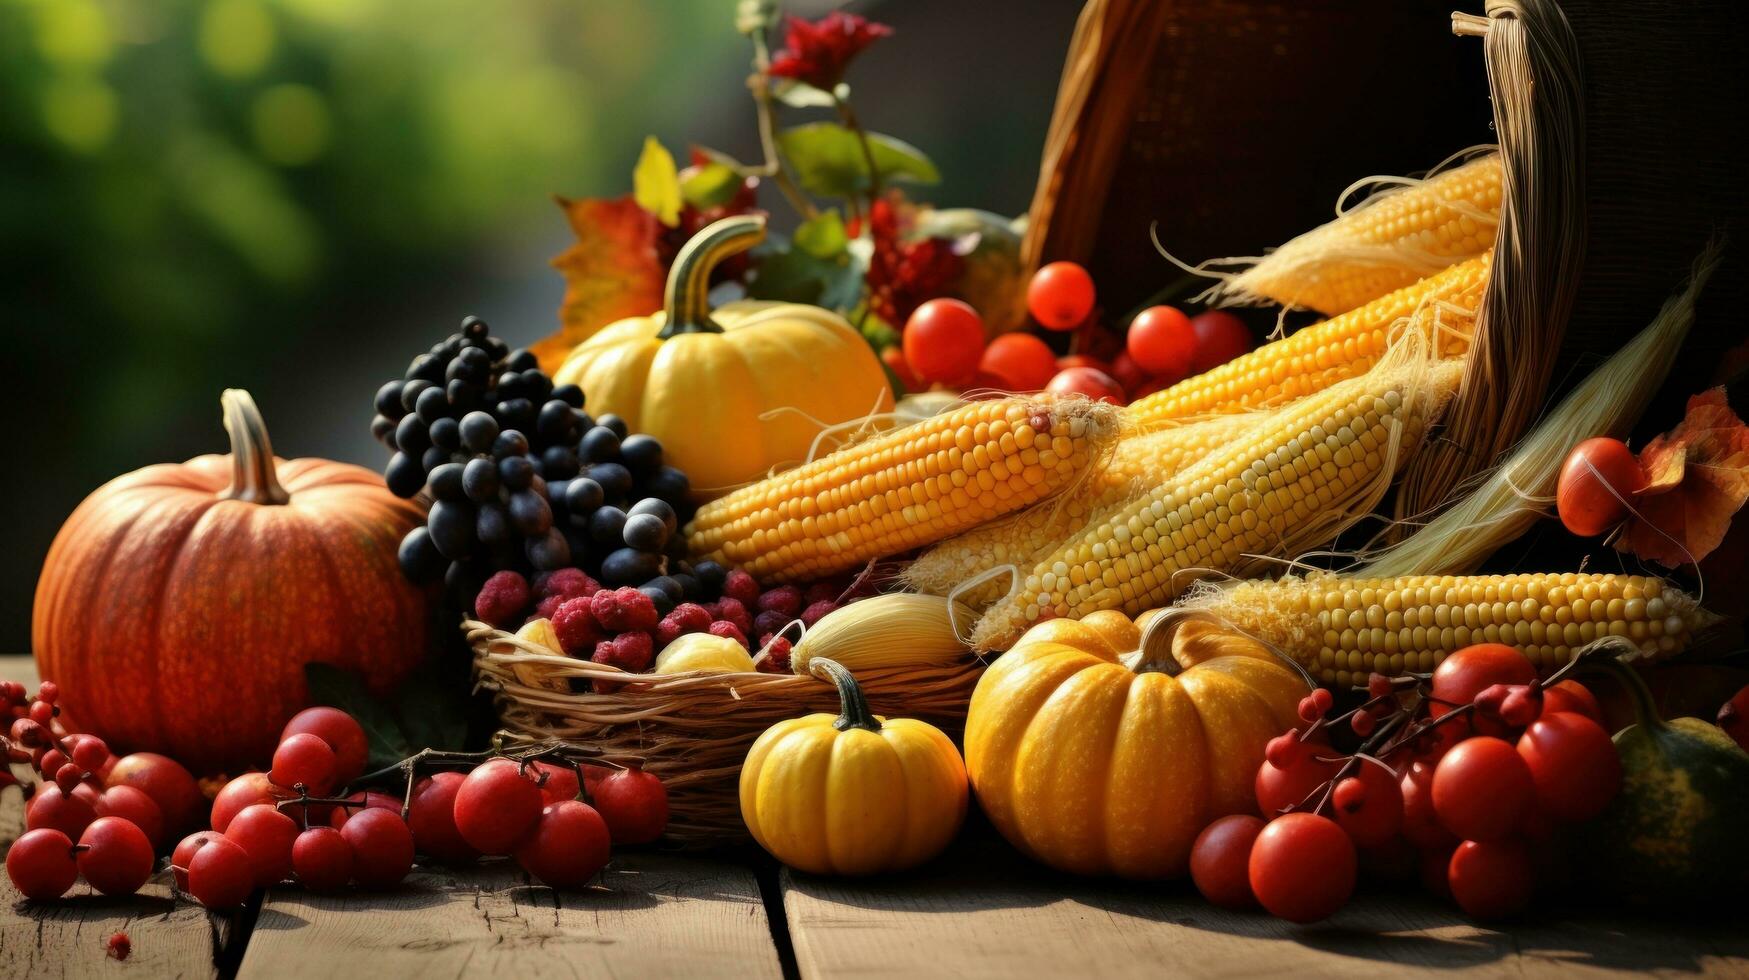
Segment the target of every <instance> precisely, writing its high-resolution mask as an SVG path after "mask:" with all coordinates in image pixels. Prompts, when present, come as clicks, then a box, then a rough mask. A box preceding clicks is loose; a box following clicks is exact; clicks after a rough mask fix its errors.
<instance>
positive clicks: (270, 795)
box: [210, 772, 286, 834]
mask: <svg viewBox="0 0 1749 980" xmlns="http://www.w3.org/2000/svg"><path fill="white" fill-rule="evenodd" d="M285 796H286V793H285V791H283V790H280V789H277V788H275V787H274V785H273V781H272V780H270V779H268V778H267V773H264V772H247V773H244V774H243V775H241V776H238V777H237V778H236V779H233V780H231V781H230V782H228V783H226V784H225V785H224V787H223V788H222V789H220V790H219V792H218V795H217V796H214V797H213V811H212V817H211V821H210V822H211V824H212V828H213V829H214V830H216V831H218V832H219V833H221V834H222V833H224V832H225V830H226V829H227V828H229V827H230V825H231V821H232V820H233V819H235V818H236V816H237V814H239V813H242V812H243V810H244V808H246V807H250V806H254V805H255V804H257V803H272V802H274V801H276V800H279V799H283V798H285Z"/></svg>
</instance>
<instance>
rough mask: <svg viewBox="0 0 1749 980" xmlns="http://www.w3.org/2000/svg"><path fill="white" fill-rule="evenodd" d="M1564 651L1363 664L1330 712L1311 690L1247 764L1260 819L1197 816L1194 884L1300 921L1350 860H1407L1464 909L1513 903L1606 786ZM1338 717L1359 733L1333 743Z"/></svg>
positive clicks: (1605, 768) (1327, 894)
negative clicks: (1550, 660)
mask: <svg viewBox="0 0 1749 980" xmlns="http://www.w3.org/2000/svg"><path fill="white" fill-rule="evenodd" d="M1596 652H1597V653H1598V654H1606V653H1607V651H1606V650H1598V651H1596ZM1576 662H1577V661H1575V663H1576ZM1572 666H1573V665H1572V664H1569V665H1568V667H1567V668H1563V669H1562V670H1561V671H1557V672H1556V674H1555V675H1554V676H1552V677H1550V678H1548V679H1547V680H1540V681H1539V680H1538V679H1537V676H1536V670H1535V668H1534V667H1533V666H1532V665H1531V663H1530V661H1529V660H1527V659H1525V658H1524V657H1523V656H1522V655H1520V654H1519V653H1518V651H1516V650H1514V649H1513V648H1511V647H1508V646H1503V645H1501V644H1497V643H1496V644H1481V645H1477V646H1472V647H1468V648H1466V649H1463V650H1460V651H1458V652H1456V653H1454V654H1452V655H1451V656H1450V657H1447V658H1446V659H1445V660H1444V661H1443V662H1441V663H1440V665H1439V668H1438V669H1437V670H1436V671H1435V672H1434V673H1433V674H1432V676H1431V677H1430V678H1422V677H1415V676H1409V677H1403V678H1397V679H1392V678H1388V677H1384V676H1381V675H1379V674H1373V675H1372V676H1371V677H1370V678H1369V680H1368V684H1367V688H1366V691H1367V700H1366V701H1365V702H1364V703H1363V704H1361V705H1360V706H1359V707H1356V708H1354V709H1353V710H1352V711H1348V712H1345V713H1342V714H1340V715H1337V716H1336V717H1334V718H1332V717H1330V712H1331V710H1332V708H1333V707H1334V700H1335V699H1334V697H1333V696H1332V695H1331V693H1330V692H1329V691H1327V690H1317V691H1314V692H1312V693H1311V694H1310V695H1307V696H1306V698H1305V699H1304V700H1302V701H1301V702H1300V706H1299V713H1300V718H1301V720H1302V722H1303V724H1302V725H1300V726H1297V727H1295V728H1294V729H1292V730H1290V731H1289V732H1287V733H1285V734H1283V735H1280V736H1277V737H1276V738H1274V739H1272V740H1271V741H1270V742H1269V745H1268V747H1267V749H1266V750H1265V757H1264V761H1263V764H1262V765H1261V766H1260V767H1259V768H1258V771H1257V778H1256V784H1255V792H1256V796H1257V804H1258V808H1259V810H1260V811H1261V812H1262V813H1263V814H1264V815H1265V816H1266V817H1267V818H1268V819H1267V820H1264V819H1259V818H1258V817H1256V816H1252V815H1249V814H1239V815H1234V816H1229V817H1223V818H1222V819H1220V820H1217V821H1215V822H1214V823H1213V824H1211V825H1210V826H1209V827H1208V828H1206V829H1205V830H1204V831H1203V832H1202V834H1201V835H1200V836H1199V837H1198V838H1197V841H1196V844H1195V845H1194V847H1193V848H1192V854H1191V876H1192V878H1193V879H1194V880H1195V881H1196V884H1197V887H1198V888H1199V889H1201V891H1202V892H1203V894H1204V895H1205V896H1207V897H1208V898H1209V899H1210V900H1211V901H1213V902H1215V903H1217V904H1220V905H1224V906H1228V907H1249V906H1253V905H1261V906H1262V907H1263V908H1264V909H1265V910H1267V911H1268V912H1270V913H1271V914H1273V915H1276V916H1279V917H1281V918H1284V919H1288V920H1291V921H1294V922H1312V921H1316V920H1318V919H1322V918H1325V917H1327V916H1329V915H1331V914H1332V913H1334V912H1335V911H1336V910H1337V909H1339V908H1340V907H1341V906H1342V905H1343V904H1344V903H1345V902H1346V901H1347V900H1348V898H1349V896H1350V895H1351V894H1352V893H1353V890H1354V886H1355V881H1356V878H1357V876H1358V874H1359V872H1360V871H1362V870H1367V871H1371V872H1376V873H1378V874H1380V875H1381V876H1383V877H1409V876H1413V875H1415V874H1416V873H1419V875H1420V877H1421V880H1422V882H1423V885H1424V887H1426V888H1427V889H1428V890H1430V891H1432V892H1433V893H1435V894H1438V895H1442V896H1449V897H1451V898H1452V899H1454V900H1455V901H1456V902H1457V904H1458V906H1459V907H1460V908H1462V909H1463V911H1464V912H1465V913H1466V914H1468V915H1470V916H1471V917H1473V918H1477V919H1494V918H1502V917H1506V916H1511V915H1514V914H1516V913H1518V912H1520V911H1522V910H1523V909H1525V908H1526V907H1527V906H1528V905H1529V903H1530V899H1531V896H1532V894H1533V892H1534V891H1535V890H1536V889H1537V888H1538V887H1552V886H1555V885H1558V884H1559V883H1560V881H1561V875H1562V871H1563V868H1562V865H1561V860H1560V846H1559V841H1560V837H1561V834H1560V829H1561V828H1562V827H1563V826H1567V825H1572V824H1577V823H1581V822H1583V821H1586V820H1589V819H1591V818H1592V817H1595V816H1597V815H1598V814H1599V813H1601V812H1602V811H1603V809H1604V808H1605V807H1606V806H1607V805H1608V804H1609V802H1610V801H1611V800H1612V799H1614V798H1615V796H1616V794H1617V792H1619V791H1620V789H1621V779H1622V768H1621V760H1620V758H1619V757H1618V756H1617V754H1616V750H1615V745H1614V743H1613V742H1612V741H1611V740H1610V737H1609V732H1608V730H1607V729H1605V728H1604V726H1603V715H1602V712H1601V710H1600V709H1599V707H1598V704H1597V700H1596V698H1595V697H1593V696H1592V694H1591V692H1590V691H1589V690H1587V689H1586V688H1585V687H1584V686H1582V685H1581V684H1579V683H1578V682H1577V681H1573V680H1567V679H1563V675H1564V674H1565V673H1566V672H1567V671H1568V670H1569V669H1571V667H1572ZM1340 729H1345V730H1346V731H1347V732H1351V733H1352V734H1353V736H1356V737H1359V738H1360V739H1362V740H1363V741H1362V742H1361V744H1360V747H1359V748H1358V749H1356V750H1355V751H1353V752H1342V751H1339V750H1337V749H1335V748H1333V747H1332V746H1331V745H1330V735H1331V734H1332V732H1335V731H1337V730H1340Z"/></svg>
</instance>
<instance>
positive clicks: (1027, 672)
mask: <svg viewBox="0 0 1749 980" xmlns="http://www.w3.org/2000/svg"><path fill="white" fill-rule="evenodd" d="M1150 620H1152V621H1150ZM1144 626H1145V627H1146V629H1144V628H1143V627H1144ZM1310 690H1311V684H1310V683H1309V682H1308V680H1307V678H1306V677H1305V676H1304V674H1303V673H1301V672H1299V670H1298V668H1296V667H1294V666H1292V665H1291V663H1290V662H1288V661H1285V660H1283V659H1282V658H1280V657H1278V656H1277V655H1276V654H1274V653H1273V652H1272V651H1270V650H1269V649H1268V648H1267V647H1264V646H1263V645H1262V644H1260V643H1258V642H1257V641H1256V640H1253V639H1251V638H1250V637H1247V636H1244V635H1243V634H1240V633H1236V632H1233V631H1231V630H1230V629H1228V628H1226V627H1225V626H1224V625H1223V624H1220V623H1218V622H1216V621H1213V620H1212V619H1210V618H1206V617H1204V618H1198V617H1197V616H1196V615H1195V614H1185V613H1181V612H1179V611H1177V610H1169V611H1167V612H1165V613H1152V614H1150V613H1144V614H1143V616H1142V618H1140V619H1138V621H1137V622H1131V621H1130V620H1129V619H1128V618H1127V617H1125V616H1124V615H1123V614H1121V613H1118V612H1116V611H1108V612H1099V613H1094V614H1092V615H1090V616H1087V617H1086V618H1084V619H1081V620H1080V621H1075V620H1069V619H1054V620H1047V621H1046V622H1043V623H1040V624H1039V625H1037V626H1034V627H1033V628H1032V629H1031V630H1030V631H1028V632H1027V633H1026V635H1024V636H1022V637H1021V638H1020V640H1019V641H1018V642H1017V643H1016V644H1015V645H1014V646H1013V647H1012V648H1010V649H1009V650H1008V652H1007V653H1005V654H1003V655H1002V656H1001V657H998V658H997V659H996V661H995V662H994V663H993V664H992V665H991V666H990V667H989V668H988V669H986V670H985V671H984V676H983V677H982V678H980V679H979V681H978V686H977V689H976V690H975V691H974V692H973V694H972V703H971V707H970V710H969V712H968V714H967V716H966V740H965V745H966V769H967V771H968V772H969V773H970V776H971V781H972V789H973V790H974V791H975V792H976V793H977V795H978V803H979V805H980V806H982V807H983V809H984V812H985V813H986V814H988V815H989V817H990V822H991V823H993V824H995V826H996V829H997V830H999V831H1001V833H1002V836H1004V837H1006V838H1008V840H1009V842H1010V843H1012V844H1013V845H1014V846H1016V847H1018V848H1019V849H1020V850H1022V851H1024V852H1025V853H1027V854H1029V855H1031V856H1032V857H1033V858H1035V859H1037V860H1039V861H1043V862H1044V863H1046V864H1049V865H1051V866H1052V867H1055V868H1059V869H1061V870H1064V871H1070V872H1074V873H1077V874H1089V875H1120V876H1122V877H1126V878H1169V877H1176V876H1181V875H1183V874H1184V873H1185V870H1186V868H1187V866H1188V862H1189V857H1190V846H1191V844H1192V842H1193V841H1195V839H1196V835H1197V834H1198V833H1199V832H1200V831H1201V830H1202V828H1203V827H1205V826H1207V825H1208V824H1209V823H1210V822H1211V821H1213V820H1214V819H1216V818H1217V817H1222V816H1225V815H1227V814H1230V813H1254V812H1256V809H1257V803H1256V799H1255V796H1254V791H1253V783H1254V780H1255V778H1256V774H1257V767H1258V765H1259V764H1260V763H1261V762H1262V761H1263V749H1264V745H1265V744H1266V743H1267V742H1268V741H1269V739H1270V738H1272V737H1274V736H1275V735H1278V734H1280V733H1282V732H1284V731H1286V730H1287V729H1288V728H1289V727H1291V726H1292V725H1293V724H1295V722H1297V721H1298V705H1299V701H1300V698H1302V697H1304V696H1305V695H1306V693H1307V692H1308V691H1310Z"/></svg>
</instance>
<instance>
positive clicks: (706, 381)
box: [553, 215, 893, 500]
mask: <svg viewBox="0 0 1749 980" xmlns="http://www.w3.org/2000/svg"><path fill="white" fill-rule="evenodd" d="M764 237H765V219H764V218H763V217H760V216H757V215H737V216H735V217H730V218H724V219H723V220H721V221H718V222H716V223H715V224H712V225H710V226H708V227H706V228H705V229H703V230H702V231H700V232H699V233H698V234H697V235H695V236H693V238H692V240H690V241H688V242H687V243H686V245H685V246H684V247H682V248H681V250H680V254H679V255H678V256H676V257H675V260H674V265H673V267H672V268H671V269H670V270H669V273H668V288H667V293H666V299H665V301H664V303H663V307H664V308H663V309H662V310H660V311H658V312H657V313H656V314H655V315H653V316H648V317H634V318H632V319H629V320H621V321H619V322H618V323H614V324H611V325H609V326H607V327H604V328H603V329H602V330H601V332H599V333H597V334H595V335H594V336H592V337H590V338H589V339H588V340H585V341H583V342H582V343H581V344H578V345H577V347H576V348H574V349H573V350H572V351H571V353H570V354H569V355H567V356H566V358H565V361H564V363H563V364H562V365H560V367H559V369H558V372H557V373H556V374H554V376H553V383H554V384H577V385H581V386H582V388H583V391H584V392H585V393H586V396H587V397H588V399H589V410H590V411H591V412H593V413H595V414H596V415H602V414H605V413H608V412H612V413H613V414H615V415H618V416H620V417H621V418H623V419H625V421H626V425H627V426H629V427H630V428H631V431H633V432H644V433H648V434H650V435H652V436H655V437H656V438H657V439H658V440H660V441H661V443H662V446H663V448H664V450H665V451H666V457H667V461H668V462H669V463H670V464H671V465H674V466H677V467H679V468H680V469H682V470H684V471H686V474H687V476H688V477H689V478H690V479H691V481H692V488H693V495H694V497H696V498H697V499H699V500H708V499H710V498H712V497H715V496H720V495H721V494H723V493H726V492H728V491H729V490H732V489H735V488H736V487H738V486H741V485H743V484H746V483H750V482H752V481H754V480H759V479H762V478H764V477H765V476H766V475H767V474H768V473H769V472H770V471H771V470H772V469H773V468H782V467H789V466H795V465H797V464H799V463H802V462H805V461H806V460H807V458H808V453H809V450H810V449H811V448H812V446H813V445H814V441H815V437H816V436H818V435H819V434H820V429H821V426H830V425H836V424H838V423H841V422H849V421H852V420H855V419H861V418H863V417H865V416H867V415H868V414H869V413H871V412H887V411H891V410H892V408H893V390H892V387H891V386H890V385H888V384H887V377H886V373H885V372H884V371H883V370H882V368H881V363H880V359H879V358H877V357H875V354H874V350H873V349H872V348H870V347H869V345H868V342H867V341H865V340H863V338H862V335H861V334H859V333H857V332H856V329H855V328H854V327H852V326H851V325H850V324H849V323H847V322H845V320H844V318H843V317H841V316H839V315H837V314H836V313H833V312H831V311H830V310H824V309H821V308H819V307H816V306H806V305H803V304H799V303H770V302H757V301H740V302H734V303H725V304H723V305H722V306H721V307H718V308H717V309H716V310H715V311H712V310H711V308H710V300H709V296H708V293H709V289H710V277H711V269H712V268H713V267H714V266H716V264H717V263H718V262H720V261H722V260H723V259H724V258H727V257H728V256H730V255H733V254H735V253H737V252H740V251H743V250H745V249H748V248H751V247H752V246H753V245H754V244H756V243H757V242H759V241H760V240H761V239H762V238H764Z"/></svg>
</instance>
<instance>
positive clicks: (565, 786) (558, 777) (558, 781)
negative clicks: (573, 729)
mask: <svg viewBox="0 0 1749 980" xmlns="http://www.w3.org/2000/svg"><path fill="white" fill-rule="evenodd" d="M531 765H533V767H534V768H535V770H536V771H537V772H538V773H539V775H540V777H542V778H541V784H540V795H541V798H542V799H544V800H546V801H547V802H548V803H557V802H559V801H560V800H574V799H576V798H577V794H578V793H580V792H582V784H581V782H580V781H579V780H578V778H577V770H575V769H573V768H571V767H570V766H568V765H563V764H560V763H553V762H534V763H531ZM415 836H417V834H415Z"/></svg>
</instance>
